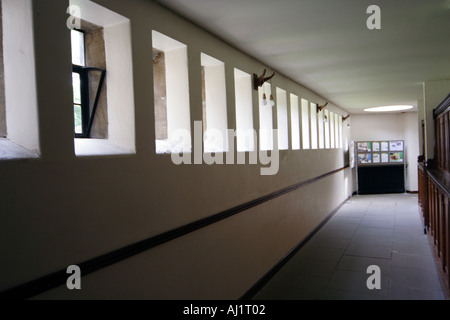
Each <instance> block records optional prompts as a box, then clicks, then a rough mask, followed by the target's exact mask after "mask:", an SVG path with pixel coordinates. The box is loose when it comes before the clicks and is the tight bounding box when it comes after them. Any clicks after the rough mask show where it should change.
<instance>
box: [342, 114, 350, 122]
mask: <svg viewBox="0 0 450 320" xmlns="http://www.w3.org/2000/svg"><path fill="white" fill-rule="evenodd" d="M348 118H350V115H347V116H346V117H343V118H342V121H345V120H347V119H348Z"/></svg>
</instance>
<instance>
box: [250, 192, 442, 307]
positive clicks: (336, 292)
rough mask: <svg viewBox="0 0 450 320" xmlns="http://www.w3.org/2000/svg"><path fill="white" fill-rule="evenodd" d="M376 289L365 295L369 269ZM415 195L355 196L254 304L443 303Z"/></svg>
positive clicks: (367, 291) (433, 261)
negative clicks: (376, 271)
mask: <svg viewBox="0 0 450 320" xmlns="http://www.w3.org/2000/svg"><path fill="white" fill-rule="evenodd" d="M372 265H375V266H378V267H379V268H380V269H379V270H380V284H381V288H380V289H372V290H369V289H368V286H367V284H366V283H367V281H368V279H369V277H371V275H372V273H367V268H368V267H369V266H372ZM439 267H440V266H439V265H438V264H437V263H436V262H435V258H434V253H433V251H432V247H431V246H430V243H429V240H428V236H427V235H425V234H424V232H423V223H422V218H421V215H420V213H419V209H418V205H417V195H411V194H389V195H364V196H361V195H359V196H354V197H352V198H351V199H350V200H349V201H348V202H346V203H345V204H344V205H343V206H342V207H341V209H340V210H339V211H338V212H337V213H336V214H335V215H334V216H333V217H332V218H331V219H330V220H329V221H328V222H327V223H326V224H325V225H324V226H323V227H322V228H321V229H320V230H319V231H318V232H317V233H316V234H315V235H314V236H313V237H312V238H311V239H310V240H309V241H308V242H307V243H306V244H305V245H304V246H303V247H302V248H301V249H300V250H299V251H297V253H295V255H294V256H293V257H292V258H291V259H290V260H289V261H288V262H287V263H286V264H285V265H284V266H283V267H282V269H281V270H280V271H279V272H278V273H276V275H275V276H274V277H272V278H271V279H270V280H269V282H267V283H266V284H265V286H264V287H263V288H262V289H261V290H260V291H259V292H257V294H256V295H255V296H254V297H253V299H255V300H302V299H314V300H318V299H332V300H367V299H369V300H378V299H383V300H444V299H446V294H445V289H444V288H443V286H442V285H441V281H440V274H439V269H438V268H439Z"/></svg>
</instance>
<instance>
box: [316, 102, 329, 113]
mask: <svg viewBox="0 0 450 320" xmlns="http://www.w3.org/2000/svg"><path fill="white" fill-rule="evenodd" d="M327 105H328V102H327V103H325V104H324V105H323V106H319V105H317V112H320V111H322V110H323V109H324V108H325V107H326V106H327Z"/></svg>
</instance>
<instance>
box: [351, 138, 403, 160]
mask: <svg viewBox="0 0 450 320" xmlns="http://www.w3.org/2000/svg"><path fill="white" fill-rule="evenodd" d="M355 145H356V147H355V149H356V150H355V153H356V154H357V156H356V159H357V163H358V166H368V165H392V164H404V147H405V146H404V141H403V140H392V141H383V140H380V141H358V142H356V144H355Z"/></svg>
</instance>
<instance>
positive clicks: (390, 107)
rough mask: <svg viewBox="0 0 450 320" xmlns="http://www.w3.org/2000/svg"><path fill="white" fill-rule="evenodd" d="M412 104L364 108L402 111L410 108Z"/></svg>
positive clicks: (379, 110)
mask: <svg viewBox="0 0 450 320" xmlns="http://www.w3.org/2000/svg"><path fill="white" fill-rule="evenodd" d="M412 108H413V106H409V105H400V106H384V107H375V108H367V109H364V111H366V112H391V111H404V110H409V109H412Z"/></svg>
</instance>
